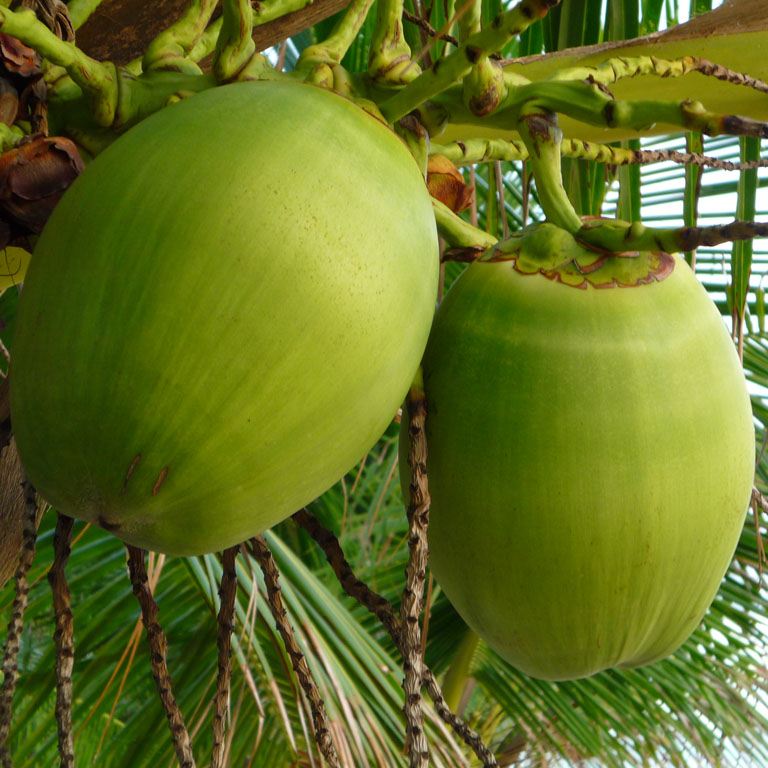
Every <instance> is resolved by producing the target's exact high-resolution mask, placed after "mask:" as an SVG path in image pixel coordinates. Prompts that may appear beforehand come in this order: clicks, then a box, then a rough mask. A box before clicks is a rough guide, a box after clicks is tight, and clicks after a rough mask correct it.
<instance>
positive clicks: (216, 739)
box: [211, 546, 240, 768]
mask: <svg viewBox="0 0 768 768" xmlns="http://www.w3.org/2000/svg"><path fill="white" fill-rule="evenodd" d="M239 549H240V547H239V546H237V547H230V548H229V549H226V550H224V553H223V554H222V558H221V560H222V562H221V564H222V570H221V586H220V587H219V599H220V601H221V602H220V604H219V615H218V625H219V632H218V639H217V645H218V648H219V666H218V674H217V683H216V696H215V698H214V707H213V750H212V753H211V768H224V747H225V743H224V737H225V736H226V731H227V709H228V706H229V689H230V683H231V680H232V664H231V655H232V632H233V631H234V620H235V597H236V596H237V571H236V569H235V558H236V557H237V553H238V551H239Z"/></svg>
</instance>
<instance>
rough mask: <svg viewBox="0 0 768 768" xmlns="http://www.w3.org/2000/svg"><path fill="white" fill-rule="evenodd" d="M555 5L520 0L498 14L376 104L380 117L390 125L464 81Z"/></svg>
mask: <svg viewBox="0 0 768 768" xmlns="http://www.w3.org/2000/svg"><path fill="white" fill-rule="evenodd" d="M559 3H560V0H522V2H520V3H518V4H517V5H516V6H515V7H514V8H510V9H509V10H508V11H505V12H504V13H501V14H499V16H497V17H496V18H495V19H494V20H493V22H492V23H491V24H488V25H487V26H486V27H485V29H483V30H482V31H480V32H477V33H476V34H474V35H470V36H469V37H468V38H467V39H466V40H465V41H464V42H463V43H462V44H461V45H460V46H459V48H458V49H457V50H456V51H454V52H453V53H450V54H448V55H447V56H444V57H443V58H441V59H440V60H439V61H437V62H435V63H434V64H433V65H432V66H431V67H430V68H429V69H426V70H425V71H424V72H422V73H421V74H420V75H419V76H418V77H417V78H416V79H415V80H413V81H411V82H410V83H409V84H408V85H406V86H405V88H403V89H402V90H401V91H400V92H399V93H396V94H395V95H394V96H390V98H388V99H387V100H386V101H384V102H383V103H382V104H380V105H379V106H380V108H381V112H382V114H383V115H384V116H385V117H386V119H387V121H388V122H390V123H394V122H395V121H396V120H399V119H400V118H401V117H403V116H404V115H407V114H408V113H409V112H410V111H411V110H413V109H415V108H416V107H418V106H419V105H421V104H423V103H424V102H425V101H428V100H429V99H431V98H433V97H434V96H436V95H437V94H438V93H440V92H442V91H444V90H445V89H446V88H448V87H449V86H451V85H453V84H454V83H456V82H458V81H459V80H461V79H462V78H463V77H465V76H466V75H467V74H468V73H469V72H470V71H471V70H472V67H473V66H474V64H475V63H476V62H477V61H478V59H479V58H480V57H481V56H482V55H483V54H489V53H493V52H494V51H498V50H501V49H502V48H503V47H504V46H505V45H506V44H507V43H508V42H509V41H510V40H512V39H513V38H514V37H516V36H517V35H519V34H520V33H521V32H524V31H525V30H526V29H527V28H528V27H529V26H530V25H531V24H533V23H534V22H535V21H537V20H539V19H541V18H543V17H544V16H546V14H547V11H549V10H550V9H551V8H554V7H555V6H556V5H558V4H559Z"/></svg>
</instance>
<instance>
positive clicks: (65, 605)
mask: <svg viewBox="0 0 768 768" xmlns="http://www.w3.org/2000/svg"><path fill="white" fill-rule="evenodd" d="M74 523H75V521H74V520H73V519H72V518H71V517H67V516H66V515H61V514H60V515H59V516H58V520H57V523H56V530H55V532H54V534H53V551H54V558H53V565H52V566H51V570H50V571H49V572H48V581H49V582H50V584H51V592H52V593H53V608H54V614H55V617H56V629H55V631H54V633H53V639H54V642H55V645H56V723H57V726H58V732H59V758H60V761H61V762H60V765H61V768H73V766H74V764H75V744H74V737H73V734H72V667H73V666H74V663H75V643H74V624H73V621H72V604H71V596H70V592H69V586H68V585H67V577H66V573H65V568H66V565H67V560H69V553H70V545H71V543H72V526H73V525H74Z"/></svg>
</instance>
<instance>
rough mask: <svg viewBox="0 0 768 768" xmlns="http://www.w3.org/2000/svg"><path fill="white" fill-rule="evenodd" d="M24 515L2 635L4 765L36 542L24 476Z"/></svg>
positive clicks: (34, 512) (0, 756)
mask: <svg viewBox="0 0 768 768" xmlns="http://www.w3.org/2000/svg"><path fill="white" fill-rule="evenodd" d="M22 486H23V488H24V516H23V520H22V524H23V529H22V545H21V552H20V553H19V564H18V566H17V567H16V595H15V596H14V599H13V607H12V609H11V619H10V621H9V622H8V634H7V635H6V639H5V653H4V655H3V686H2V688H1V689H0V764H2V766H3V768H11V766H12V765H13V762H12V759H11V752H10V748H9V746H8V739H9V737H10V733H11V720H12V719H13V694H14V692H15V690H16V683H17V681H18V678H19V664H18V656H19V646H20V642H21V632H22V629H23V628H24V613H25V612H26V610H27V603H28V599H29V581H28V580H27V575H28V573H29V568H30V566H31V565H32V561H33V560H34V558H35V546H36V543H37V524H38V503H37V497H36V494H35V489H34V487H33V486H32V484H31V483H30V482H29V480H27V479H26V478H25V479H24V482H23V483H22Z"/></svg>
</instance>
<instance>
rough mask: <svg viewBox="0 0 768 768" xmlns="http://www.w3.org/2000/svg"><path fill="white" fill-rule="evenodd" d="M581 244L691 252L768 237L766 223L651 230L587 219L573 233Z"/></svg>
mask: <svg viewBox="0 0 768 768" xmlns="http://www.w3.org/2000/svg"><path fill="white" fill-rule="evenodd" d="M576 237H577V239H578V240H579V241H581V242H582V243H584V244H586V245H588V246H591V247H593V248H597V249H600V250H604V251H609V252H614V253H621V252H627V251H666V252H667V253H676V252H679V251H693V250H695V249H696V248H699V247H701V246H710V247H712V246H716V245H720V244H722V243H726V242H737V241H739V240H752V239H754V238H756V237H768V222H759V221H733V222H731V223H730V224H722V225H716V226H712V227H681V228H679V229H672V228H670V229H655V228H653V227H646V226H644V225H643V224H641V223H640V222H635V223H633V224H630V223H628V222H626V221H616V220H599V221H589V222H586V223H585V224H584V226H583V227H582V228H581V230H579V232H578V233H577V235H576Z"/></svg>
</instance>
